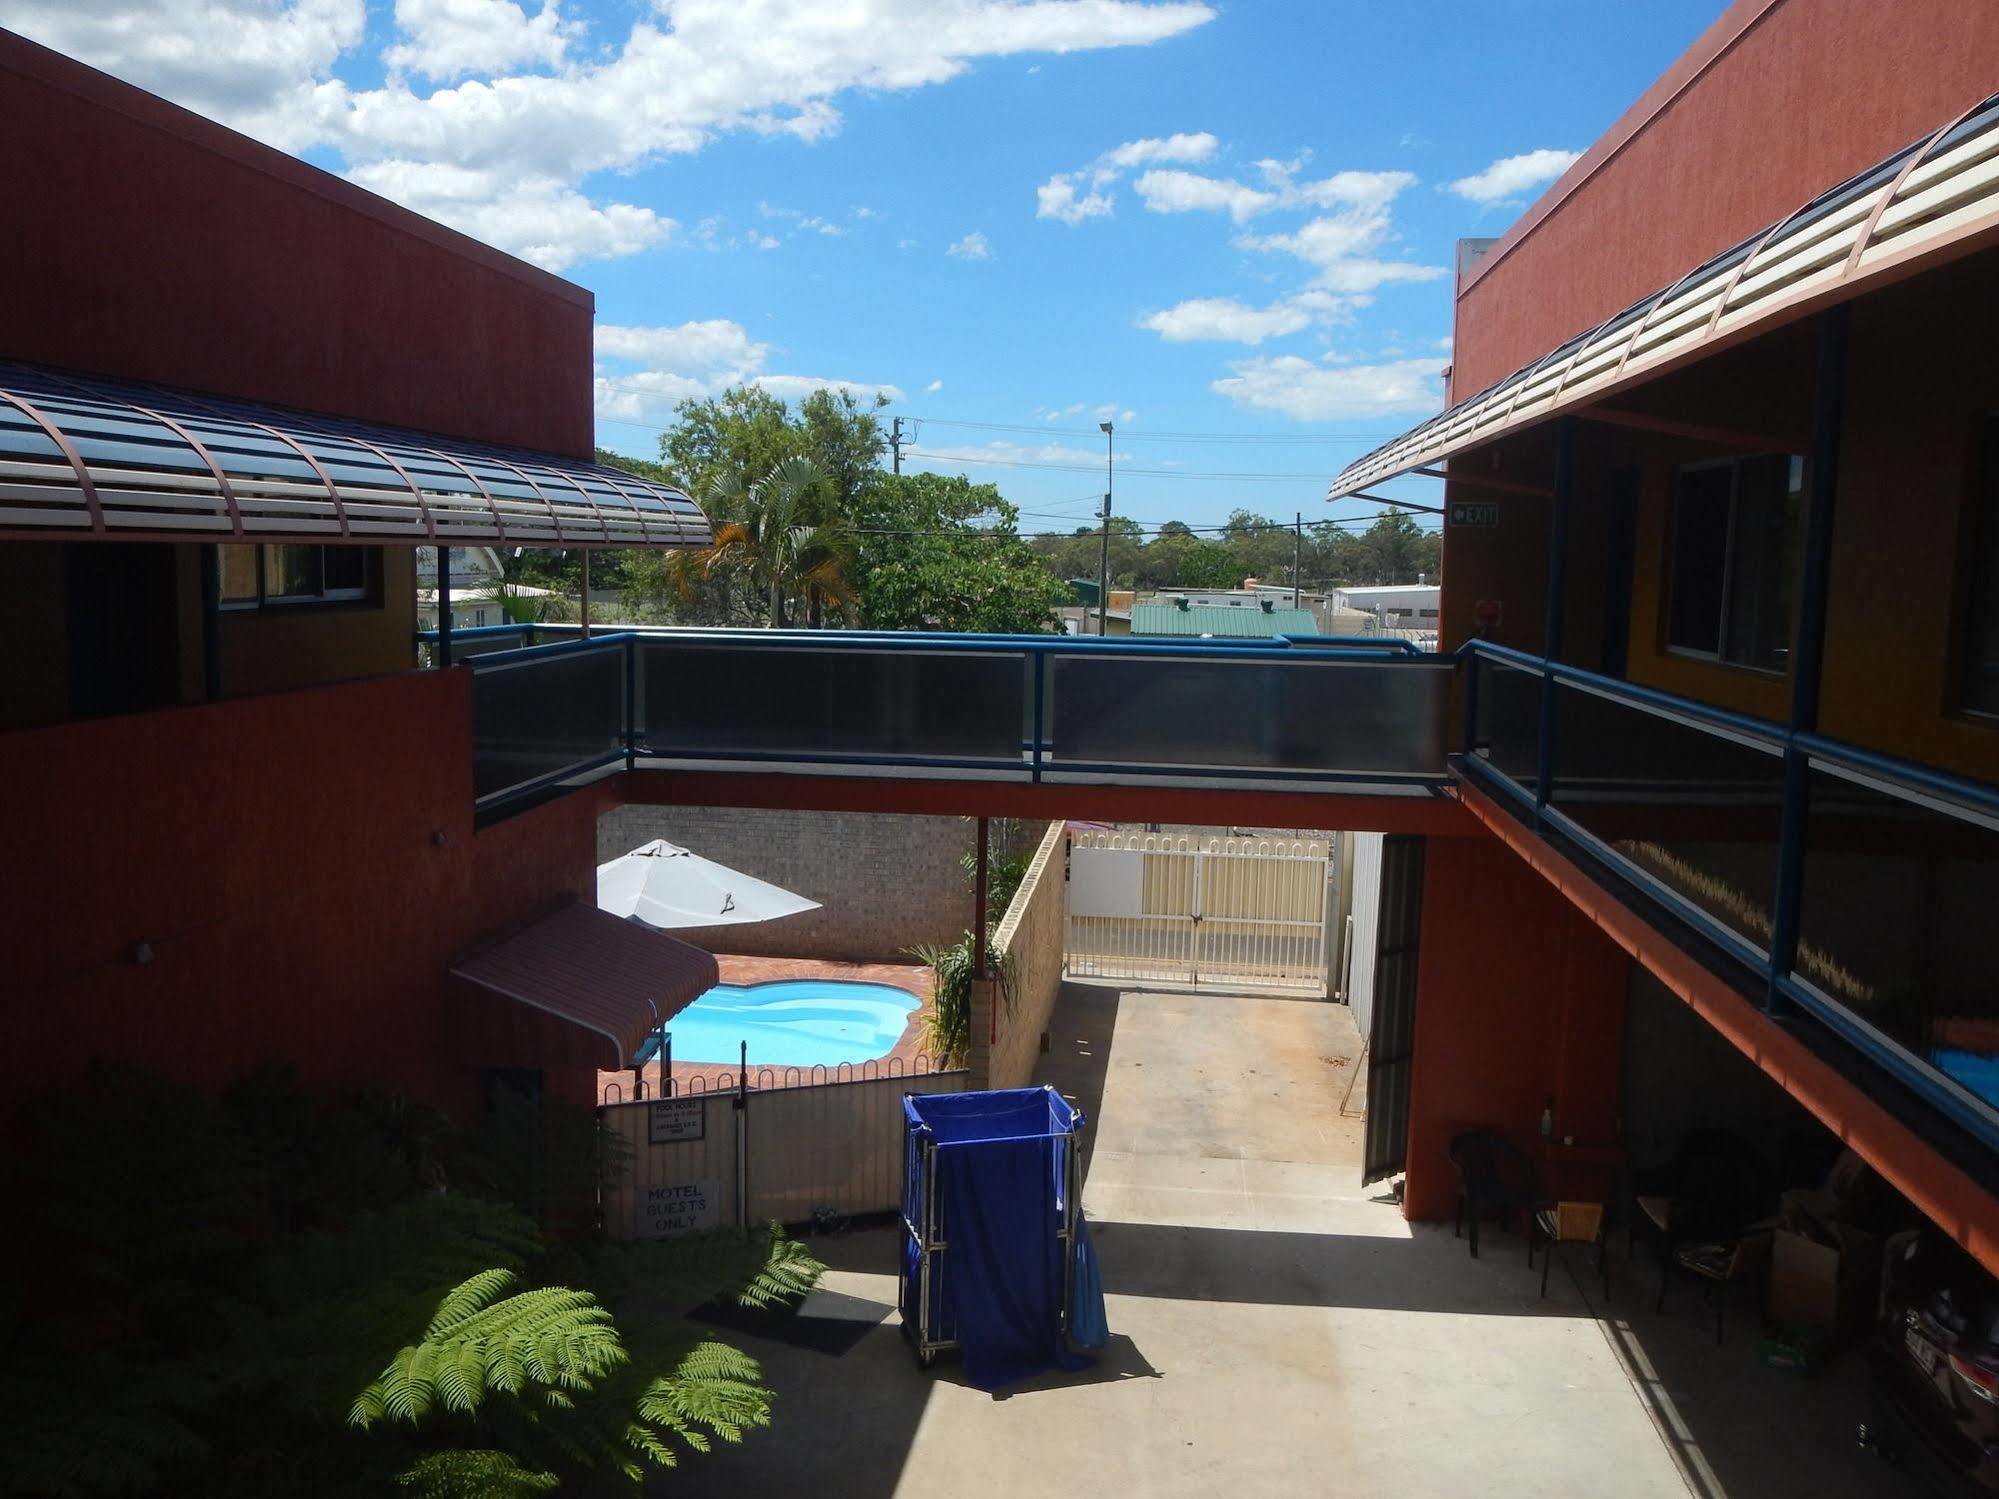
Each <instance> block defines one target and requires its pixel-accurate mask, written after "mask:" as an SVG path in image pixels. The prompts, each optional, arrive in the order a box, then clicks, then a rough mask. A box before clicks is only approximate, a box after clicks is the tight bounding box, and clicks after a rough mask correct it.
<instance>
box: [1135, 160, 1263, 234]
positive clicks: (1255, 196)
mask: <svg viewBox="0 0 1999 1499" xmlns="http://www.w3.org/2000/svg"><path fill="white" fill-rule="evenodd" d="M1132 186H1134V187H1135V188H1137V189H1138V195H1139V197H1141V198H1143V199H1144V200H1145V206H1146V208H1147V209H1149V210H1150V211H1151V212H1153V213H1193V212H1199V211H1201V210H1203V209H1216V208H1220V209H1226V210H1227V211H1228V215H1229V217H1230V218H1232V219H1234V220H1235V221H1236V222H1237V223H1238V224H1240V223H1242V222H1243V221H1244V220H1245V219H1251V218H1254V217H1255V216H1256V215H1257V214H1259V213H1262V212H1263V211H1264V210H1265V209H1267V208H1274V207H1276V205H1277V202H1278V198H1277V195H1276V194H1275V193H1266V192H1259V191H1258V190H1257V189H1255V188H1253V187H1245V186H1244V185H1243V184H1242V183H1240V182H1234V181H1230V180H1229V179H1227V178H1223V177H1203V176H1201V175H1200V174H1199V173H1198V172H1179V171H1163V172H1147V173H1145V174H1144V175H1143V176H1141V177H1140V178H1139V179H1138V181H1137V182H1135V183H1133V184H1132Z"/></svg>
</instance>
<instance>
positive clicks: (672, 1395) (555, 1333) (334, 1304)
mask: <svg viewBox="0 0 1999 1499" xmlns="http://www.w3.org/2000/svg"><path fill="white" fill-rule="evenodd" d="M519 1102H520V1103H521V1104H522V1107H527V1106H528V1103H529V1101H527V1100H524V1099H523V1100H520V1101H519ZM532 1108H533V1111H534V1113H535V1114H536V1115H538V1116H539V1117H540V1118H541V1120H542V1123H543V1126H544V1128H543V1131H542V1135H543V1138H541V1139H539V1140H538V1141H530V1140H529V1139H528V1138H527V1136H526V1135H525V1134H523V1133H521V1132H520V1131H519V1130H518V1129H517V1128H516V1127H515V1126H517V1125H519V1124H520V1123H523V1122H525V1116H524V1115H523V1116H520V1117H517V1118H516V1120H515V1121H514V1122H513V1124H510V1125H508V1126H507V1127H504V1128H501V1129H498V1130H494V1129H493V1128H491V1127H490V1126H489V1125H488V1124H486V1123H482V1124H481V1125H480V1126H478V1127H475V1128H473V1129H469V1130H468V1129H462V1128H458V1127H455V1126H452V1125H451V1124H449V1123H448V1122H447V1121H445V1120H444V1119H443V1118H442V1117H441V1116H439V1115H437V1114H436V1113H434V1112H433V1111H431V1110H427V1109H423V1108H420V1107H416V1106H413V1105H409V1104H407V1103H403V1102H400V1101H398V1100H396V1099H393V1098H386V1097H375V1096H369V1095H358V1096H355V1097H352V1098H348V1099H342V1100H326V1099H321V1098H316V1097H314V1096H312V1095H310V1094H308V1093H305V1092H304V1091H303V1090H301V1089H299V1088H298V1087H297V1086H296V1085H295V1084H294V1083H292V1082H291V1081H290V1079H289V1076H288V1075H287V1074H285V1073H282V1072H280V1071H277V1070H275V1069H266V1070H265V1071H263V1072H262V1073H259V1074H257V1075H255V1076H253V1077H252V1078H250V1079H247V1080H246V1081H245V1083H244V1084H243V1085H241V1086H239V1087H238V1088H236V1089H234V1090H232V1091H231V1093H230V1094H229V1095H228V1096H227V1097H226V1098H224V1099H223V1100H221V1101H219V1102H218V1101H216V1100H214V1099H211V1098H209V1097H207V1096H205V1095H202V1094H199V1093H196V1092H194V1091H193V1090H191V1089H188V1088H184V1087H181V1086H179V1085H176V1084H172V1083H168V1082H166V1081H164V1080H162V1079H158V1078H154V1077H149V1076H146V1075H143V1074H140V1075H134V1074H133V1073H131V1071H130V1070H129V1069H127V1070H126V1072H125V1074H124V1077H123V1080H122V1086H121V1087H120V1088H119V1089H118V1090H116V1091H115V1092H114V1093H112V1094H93V1095H91V1096H90V1097H88V1098H83V1097H71V1096H57V1097H54V1098H52V1099H50V1100H48V1101H46V1102H45V1103H43V1104H42V1105H40V1106H38V1107H36V1108H34V1109H32V1110H30V1111H28V1113H27V1118H28V1119H29V1120H30V1122H31V1124H32V1125H33V1126H34V1138H33V1139H32V1140H30V1141H24V1144H25V1145H28V1146H29V1147H31V1148H30V1149H29V1150H28V1153H27V1154H26V1155H24V1157H23V1158H22V1168H21V1179H20V1180H19V1181H18V1182H17V1183H16V1185H17V1186H19V1187H21V1188H22V1189H24V1190H23V1193H22V1195H21V1197H20V1198H19V1199H18V1200H17V1204H16V1211H15V1216H14V1218H13V1220H12V1221H11V1223H10V1233H9V1235H8V1236H7V1238H6V1240H5V1242H4V1244H0V1249H4V1252H5V1253H6V1254H7V1255H8V1257H9V1263H8V1266H7V1270H8V1274H7V1275H6V1276H5V1277H0V1329H4V1330H5V1333H6V1335H7V1338H8V1341H9V1343H10V1345H11V1346H12V1347H13V1348H14V1349H15V1350H16V1351H17V1354H19V1353H23V1352H25V1351H26V1350H29V1349H33V1350H35V1351H36V1354H35V1357H34V1358H33V1359H27V1358H24V1357H19V1356H17V1357H16V1358H15V1359H13V1360H10V1361H9V1362H8V1364H7V1365H6V1367H5V1368H4V1369H0V1450H4V1451H5V1453H6V1454H7V1479H8V1484H9V1492H13V1493H24V1494H31V1495H51V1496H73V1499H99V1496H110V1495H121V1494H131V1493H139V1492H144V1493H148V1494H158V1495H163V1496H167V1499H179V1496H189V1499H192V1496H196V1495H199V1496H202V1499H237V1496H242V1499H249V1496H252V1495H255V1496H259V1499H262V1496H267V1495H270V1494H277V1493H282V1494H286V1495H291V1496H301V1499H321V1496H326V1499H334V1496H343V1499H344V1496H354V1495H369V1494H381V1495H388V1494H393V1493H397V1492H402V1493H417V1494H434V1495H439V1496H447V1495H448V1496H452V1499H460V1496H464V1499H470V1496H473V1495H482V1496H483V1495H494V1494H529V1493H545V1492H550V1491H553V1490H554V1489H556V1488H557V1487H559V1486H568V1487H569V1488H570V1489H571V1491H574V1489H575V1488H576V1487H577V1486H579V1485H587V1486H588V1487H589V1488H590V1491H592V1492H602V1491H604V1489H605V1487H606V1486H607V1485H608V1486H610V1487H612V1488H618V1489H622V1490H623V1491H625V1492H632V1493H636V1492H637V1491H638V1490H639V1488H640V1486H641V1485H642V1482H643V1480H644V1478H645V1476H646V1474H647V1473H648V1472H649V1471H653V1470H657V1469H659V1468H661V1467H665V1466H670V1465H672V1464H673V1463H675V1462H678V1461H680V1460H682V1459H683V1458H684V1457H685V1456H686V1455H687V1454H688V1453H690V1452H701V1451H706V1450H707V1449H708V1447H709V1445H711V1444H712V1442H714V1441H717V1440H720V1441H734V1440H737V1439H740V1438H741V1437H742V1436H743V1435H744V1434H745V1433H746V1432H747V1431H749V1430H751V1429H752V1428H754V1427H756V1426H759V1425H762V1424H765V1423H766V1422H767V1421H768V1419H769V1410H770V1406H769V1395H768V1392H767V1391H765V1390H764V1389H763V1387H762V1379H761V1372H760V1371H759V1370H758V1369H757V1367H756V1365H755V1363H754V1362H753V1361H752V1360H750V1359H748V1358H747V1357H746V1356H744V1355H743V1354H741V1353H740V1352H738V1351H737V1350H734V1349H730V1348H727V1347H726V1346H725V1345H721V1344H717V1343H715V1342H714V1341H713V1340H712V1338H711V1337H710V1336H709V1335H708V1333H707V1332H706V1331H704V1330H701V1329H699V1328H697V1327H696V1326H695V1325H693V1324H690V1323H688V1322H686V1321H684V1320H682V1316H681V1314H682V1313H683V1312H684V1311H685V1309H686V1308H688V1307H691V1306H695V1305H698V1304H700V1303H702V1302H704V1301H705V1300H707V1299H709V1298H711V1297H713V1296H715V1295H717V1294H721V1295H726V1296H729V1297H732V1298H733V1299H735V1300H737V1301H739V1302H742V1303H743V1304H746V1305H765V1304H770V1303H771V1302H773V1301H775V1300H780V1299H788V1298H791V1297H794V1296H797V1295H800V1294H802V1293H803V1292H804V1291H805V1290H808V1289H809V1288H810V1287H811V1285H812V1284H813V1282H814V1279H815V1278H816V1276H817V1274H818V1273H819V1272H818V1267H817V1265H816V1264H814V1262H813V1261H812V1260H811V1258H810V1256H809V1255H807V1254H806V1253H805V1252H804V1250H803V1249H802V1247H801V1246H799V1245H798V1244H796V1243H795V1242H793V1241H790V1240H788V1239H785V1238H783V1237H782V1235H779V1234H776V1233H772V1234H768V1235H763V1234H759V1235H747V1236H746V1235H740V1234H735V1233H727V1234H715V1235H708V1236H700V1237H697V1238H694V1239H690V1240H668V1241H660V1242H647V1243H633V1244H618V1245H611V1244H605V1243H603V1242H601V1241H599V1240H597V1239H595V1237H594V1236H593V1235H592V1234H591V1233H590V1232H589V1231H588V1228H587V1225H588V1224H589V1222H590V1219H589V1218H588V1217H587V1216H586V1217H584V1218H583V1219H582V1226H581V1227H580V1228H579V1227H578V1225H576V1224H575V1223H574V1222H571V1223H570V1224H569V1225H568V1226H567V1227H564V1220H565V1219H571V1218H573V1217H574V1214H575V1212H576V1210H577V1208H578V1207H579V1206H581V1207H584V1208H588V1207H589V1206H590V1205H591V1204H592V1202H593V1200H594V1198H595V1195H596V1192H597V1190H598V1186H599V1176H598V1172H599V1169H600V1168H599V1161H600V1160H601V1159H602V1155H603V1152H602V1151H601V1149H598V1148H592V1146H591V1145H590V1143H589V1142H590V1141H591V1140H592V1138H593V1137H594V1136H595V1135H596V1134H597V1133H598V1126H597V1124H596V1121H595V1118H594V1116H593V1115H592V1114H591V1113H590V1112H589V1111H587V1110H575V1111H567V1110H562V1109H561V1108H560V1107H559V1106H557V1105H555V1104H554V1103H553V1102H549V1103H543V1102H541V1101H540V1100H534V1101H532ZM509 1156H514V1157H517V1158H516V1159H513V1160H511V1161H510V1160H509V1159H508V1157H509ZM565 1161H566V1162H569V1163H570V1164H569V1165H568V1166H564V1165H563V1163H564V1162H565ZM114 1180H115V1181H118V1182H119V1183H121V1192H120V1211H118V1212H116V1213H111V1212H106V1211H105V1204H104V1198H103V1183H105V1182H107V1181H114ZM493 1183H507V1184H512V1186H513V1187H515V1188H517V1189H522V1190H527V1191H529V1193H530V1195H531V1197H532V1199H533V1200H532V1201H531V1202H526V1203H522V1202H516V1201H510V1200H505V1199H504V1198H502V1197H500V1196H486V1195H481V1193H482V1192H484V1191H486V1190H489V1187H488V1184H493Z"/></svg>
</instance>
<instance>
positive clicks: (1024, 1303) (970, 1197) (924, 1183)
mask: <svg viewBox="0 0 1999 1499" xmlns="http://www.w3.org/2000/svg"><path fill="white" fill-rule="evenodd" d="M902 1109H903V1118H904V1124H905V1130H906V1133H905V1137H904V1139H905V1145H904V1154H903V1185H902V1221H903V1229H904V1233H903V1236H902V1246H901V1249H902V1255H901V1261H900V1264H899V1270H900V1274H901V1295H900V1302H901V1307H902V1330H903V1336H904V1337H906V1338H908V1339H909V1341H910V1343H911V1344H912V1345H913V1346H914V1348H915V1350H916V1359H917V1362H918V1363H919V1364H922V1365H924V1366H926V1367H927V1366H928V1365H929V1363H930V1362H931V1360H932V1359H934V1358H935V1357H936V1356H937V1355H938V1353H940V1352H942V1351H943V1350H945V1349H947V1348H954V1349H957V1350H958V1351H959V1352H960V1354H961V1355H962V1356H963V1359H964V1363H965V1373H966V1377H967V1378H968V1379H969V1380H970V1381H971V1382H972V1383H973V1384H974V1385H977V1386H979V1387H980V1388H981V1389H997V1388H999V1387H1000V1386H1001V1385H1005V1384H1011V1383H1013V1382H1014V1381H1015V1380H1018V1379H1024V1378H1026V1377H1027V1376H1029V1375H1031V1374H1038V1373H1041V1372H1043V1371H1045V1370H1048V1369H1057V1368H1061V1369H1077V1368H1082V1367H1084V1366H1086V1365H1087V1364H1088V1363H1089V1362H1090V1361H1089V1360H1088V1359H1087V1358H1082V1357H1078V1356H1077V1355H1075V1354H1073V1353H1071V1351H1070V1350H1069V1348H1068V1347H1067V1345H1066V1343H1065V1337H1064V1335H1065V1334H1066V1333H1067V1332H1068V1331H1069V1324H1070V1315H1071V1310H1072V1306H1071V1297H1072V1294H1073V1284H1074V1270H1075V1260H1076V1252H1077V1241H1078V1229H1079V1225H1080V1222H1081V1212H1080V1209H1079V1206H1078V1203H1077V1193H1078V1187H1079V1185H1080V1183H1081V1169H1080V1163H1079V1161H1078V1153H1077V1149H1076V1134H1077V1131H1078V1130H1080V1129H1081V1128H1082V1127H1083V1113H1082V1111H1081V1110H1080V1109H1077V1108H1075V1107H1073V1106H1072V1105H1071V1104H1070V1103H1069V1102H1068V1100H1067V1099H1065V1098H1063V1097H1062V1095H1061V1094H1059V1093H1057V1092H1056V1091H1055V1090H1054V1089H1053V1088H1012V1089H1005V1090H1000V1091H994V1092H986V1093H925V1094H914V1093H912V1094H907V1095H905V1096H904V1098H903V1100H902Z"/></svg>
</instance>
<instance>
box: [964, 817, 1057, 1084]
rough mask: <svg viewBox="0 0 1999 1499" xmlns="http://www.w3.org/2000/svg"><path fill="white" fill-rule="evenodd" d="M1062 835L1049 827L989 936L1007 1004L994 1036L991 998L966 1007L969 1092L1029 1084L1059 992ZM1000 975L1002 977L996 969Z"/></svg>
mask: <svg viewBox="0 0 1999 1499" xmlns="http://www.w3.org/2000/svg"><path fill="white" fill-rule="evenodd" d="M1068 844H1069V830H1068V827H1067V826H1066V825H1065V824H1063V823H1059V822H1057V823H1050V824H1049V826H1048V831H1047V833H1046V834H1045V835H1044V836H1043V838H1042V840H1041V846H1040V847H1039V848H1037V849H1036V850H1035V854H1034V861H1033V863H1031V864H1030V865H1029V866H1028V870H1027V878H1026V879H1024V880H1022V881H1021V882H1020V890H1019V891H1018V893H1016V894H1015V896H1014V898H1013V904H1012V905H1011V906H1009V907H1008V908H1007V913H1006V918H1005V920H1003V921H1002V922H1001V923H1000V925H999V930H998V931H997V932H995V933H994V934H993V959H994V965H995V967H996V968H1000V965H1002V964H1007V963H1010V965H1011V974H1010V981H1009V984H1008V988H1009V989H1010V991H1011V992H1010V994H1009V996H1008V997H1009V999H1010V1001H1011V1002H1010V1003H1003V1004H1001V1006H1000V1012H999V1026H998V1032H997V1035H996V1036H995V1038H994V1040H993V1041H992V1043H991V1044H990V1045H987V1044H986V1041H985V1038H986V1037H987V1036H989V1035H994V1031H993V1029H992V1014H991V1004H992V999H991V997H989V996H987V995H985V994H983V993H981V992H979V990H980V989H981V988H984V987H985V986H976V987H975V989H974V994H973V1001H972V1055H971V1069H972V1086H973V1087H975V1088H1024V1087H1026V1086H1027V1085H1028V1084H1029V1083H1031V1082H1033V1081H1034V1068H1035V1064H1036V1063H1037V1062H1038V1061H1039V1060H1040V1056H1041V1035H1042V1032H1043V1031H1045V1030H1047V1029H1048V1022H1049V1017H1050V1016H1051V1015H1052V1014H1053V1013H1054V1010H1055V998H1056V995H1057V994H1058V993H1059V992H1060V991H1061V988H1062V950H1063V944H1064V943H1065V941H1066V940H1067V937H1068V926H1069V880H1068V858H1067V852H1068ZM1000 971H1002V972H1004V971H1006V970H1005V969H1004V968H1000Z"/></svg>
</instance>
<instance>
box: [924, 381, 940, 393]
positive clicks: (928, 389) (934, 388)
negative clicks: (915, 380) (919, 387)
mask: <svg viewBox="0 0 1999 1499" xmlns="http://www.w3.org/2000/svg"><path fill="white" fill-rule="evenodd" d="M943 388H944V382H943V381H942V380H932V381H931V382H930V383H929V384H928V385H926V386H924V387H923V393H924V394H925V395H926V396H934V395H936V394H937V392H938V391H940V390H942V389H943Z"/></svg>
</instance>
